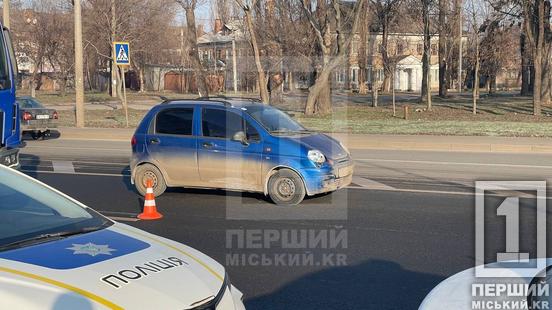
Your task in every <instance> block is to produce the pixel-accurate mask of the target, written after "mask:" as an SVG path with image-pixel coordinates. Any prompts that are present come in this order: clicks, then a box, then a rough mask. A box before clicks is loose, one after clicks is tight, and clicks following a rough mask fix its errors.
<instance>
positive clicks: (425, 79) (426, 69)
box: [421, 0, 432, 110]
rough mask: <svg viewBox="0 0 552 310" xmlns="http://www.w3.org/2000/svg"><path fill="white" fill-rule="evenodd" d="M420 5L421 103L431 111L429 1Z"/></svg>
mask: <svg viewBox="0 0 552 310" xmlns="http://www.w3.org/2000/svg"><path fill="white" fill-rule="evenodd" d="M421 4H422V19H423V25H424V30H423V31H424V54H423V56H422V71H423V73H422V93H421V101H422V102H423V101H427V109H428V110H431V108H432V106H431V84H430V82H431V81H430V79H429V73H430V71H431V70H430V60H431V34H430V22H429V19H430V17H429V10H430V5H431V0H421Z"/></svg>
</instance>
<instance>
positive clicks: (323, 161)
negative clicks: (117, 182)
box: [131, 97, 353, 205]
mask: <svg viewBox="0 0 552 310" xmlns="http://www.w3.org/2000/svg"><path fill="white" fill-rule="evenodd" d="M131 171H132V177H131V181H132V182H133V184H135V186H136V189H137V190H138V192H139V193H140V194H142V195H143V194H144V193H145V192H146V181H147V180H148V179H151V180H153V183H154V193H155V194H156V195H157V196H159V195H161V194H162V193H163V192H165V190H166V189H167V187H192V188H216V189H227V190H237V191H250V192H261V193H264V194H265V195H269V196H270V198H271V199H272V200H273V201H274V202H275V203H276V204H279V205H297V204H299V203H300V202H301V201H303V199H304V197H305V196H307V195H308V196H312V195H316V194H321V193H326V192H332V191H335V190H337V189H340V188H342V187H345V186H347V185H349V184H350V183H351V181H352V176H353V160H352V158H351V156H350V154H349V152H348V151H347V149H346V148H345V147H344V146H343V144H342V143H340V142H339V141H337V140H335V139H334V138H332V137H330V136H328V135H325V134H321V133H317V132H313V131H310V130H307V129H305V128H304V127H303V126H301V125H300V124H299V123H297V122H296V121H295V120H293V119H292V118H291V117H290V116H289V115H287V114H286V113H284V112H282V111H280V110H278V109H276V108H274V107H271V106H269V105H265V104H263V103H261V102H259V101H257V100H253V99H243V98H238V99H236V98H227V97H224V98H218V99H214V98H210V99H198V100H172V101H169V100H167V101H165V102H164V103H162V104H160V105H158V106H156V107H154V108H153V109H151V110H150V112H149V113H148V114H147V115H146V116H145V117H144V119H143V120H142V122H141V123H140V125H139V126H138V128H137V129H136V132H135V134H134V137H133V138H132V160H131Z"/></svg>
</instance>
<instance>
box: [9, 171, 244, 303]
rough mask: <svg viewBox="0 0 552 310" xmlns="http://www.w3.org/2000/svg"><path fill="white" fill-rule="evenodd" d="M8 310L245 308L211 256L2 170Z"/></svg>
mask: <svg viewBox="0 0 552 310" xmlns="http://www.w3.org/2000/svg"><path fill="white" fill-rule="evenodd" d="M0 309H25V310H39V309H41V310H42V309H55V310H76V309H89V310H96V309H98V310H99V309H114V310H118V309H197V310H207V309H212V310H214V309H217V310H244V309H245V307H244V305H243V302H242V293H241V292H240V291H239V290H238V289H236V288H235V287H234V286H232V285H231V284H230V281H229V278H228V276H227V275H226V272H225V270H224V267H223V266H221V265H220V264H218V263H217V262H215V261H214V260H213V259H211V258H209V257H208V256H206V255H204V254H202V253H200V252H198V251H196V250H194V249H192V248H190V247H187V246H185V245H183V244H180V243H177V242H174V241H171V240H168V239H165V238H162V237H159V236H156V235H152V234H149V233H147V232H145V231H141V230H139V229H136V228H133V227H130V226H127V225H124V224H120V223H117V222H114V221H112V220H110V219H108V218H106V217H104V216H102V215H100V214H99V213H97V212H95V211H93V210H92V209H90V208H87V207H86V206H84V205H82V204H80V203H79V202H77V201H76V200H74V199H71V198H69V197H67V196H66V195H64V194H62V193H60V192H58V191H56V190H54V189H53V188H50V187H48V186H47V185H45V184H42V183H40V182H38V181H36V180H34V179H32V178H30V177H28V176H26V175H23V174H21V173H20V172H17V171H14V170H13V169H10V168H6V167H2V166H0Z"/></svg>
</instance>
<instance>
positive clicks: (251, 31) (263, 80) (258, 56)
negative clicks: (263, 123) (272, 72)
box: [243, 7, 270, 104]
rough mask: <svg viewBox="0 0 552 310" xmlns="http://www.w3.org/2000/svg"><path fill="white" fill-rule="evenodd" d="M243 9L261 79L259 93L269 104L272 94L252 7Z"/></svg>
mask: <svg viewBox="0 0 552 310" xmlns="http://www.w3.org/2000/svg"><path fill="white" fill-rule="evenodd" d="M243 10H244V12H245V19H246V20H247V28H248V29H249V37H250V40H251V42H250V43H251V47H252V48H253V54H254V56H255V67H256V68H257V77H258V79H259V93H260V96H261V100H262V101H263V102H264V103H266V104H268V103H270V96H269V94H268V88H267V86H268V84H267V80H266V75H265V72H264V69H263V65H262V64H261V51H260V49H259V44H258V43H257V35H256V32H255V26H254V25H253V17H252V16H251V11H250V9H248V8H245V7H244V8H243Z"/></svg>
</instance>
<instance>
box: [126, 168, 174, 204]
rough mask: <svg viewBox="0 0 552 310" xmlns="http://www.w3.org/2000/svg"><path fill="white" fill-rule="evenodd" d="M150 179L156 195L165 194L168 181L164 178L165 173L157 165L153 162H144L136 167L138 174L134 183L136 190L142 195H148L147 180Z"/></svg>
mask: <svg viewBox="0 0 552 310" xmlns="http://www.w3.org/2000/svg"><path fill="white" fill-rule="evenodd" d="M148 180H151V181H152V184H153V194H154V195H155V197H158V196H161V195H163V193H164V192H165V191H166V190H167V183H165V179H164V178H163V174H162V173H161V171H159V169H157V167H155V166H154V165H151V164H143V165H141V166H138V167H137V168H136V175H135V179H134V184H135V186H136V190H137V191H138V193H139V194H140V195H142V196H145V195H146V190H147V182H148Z"/></svg>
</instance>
